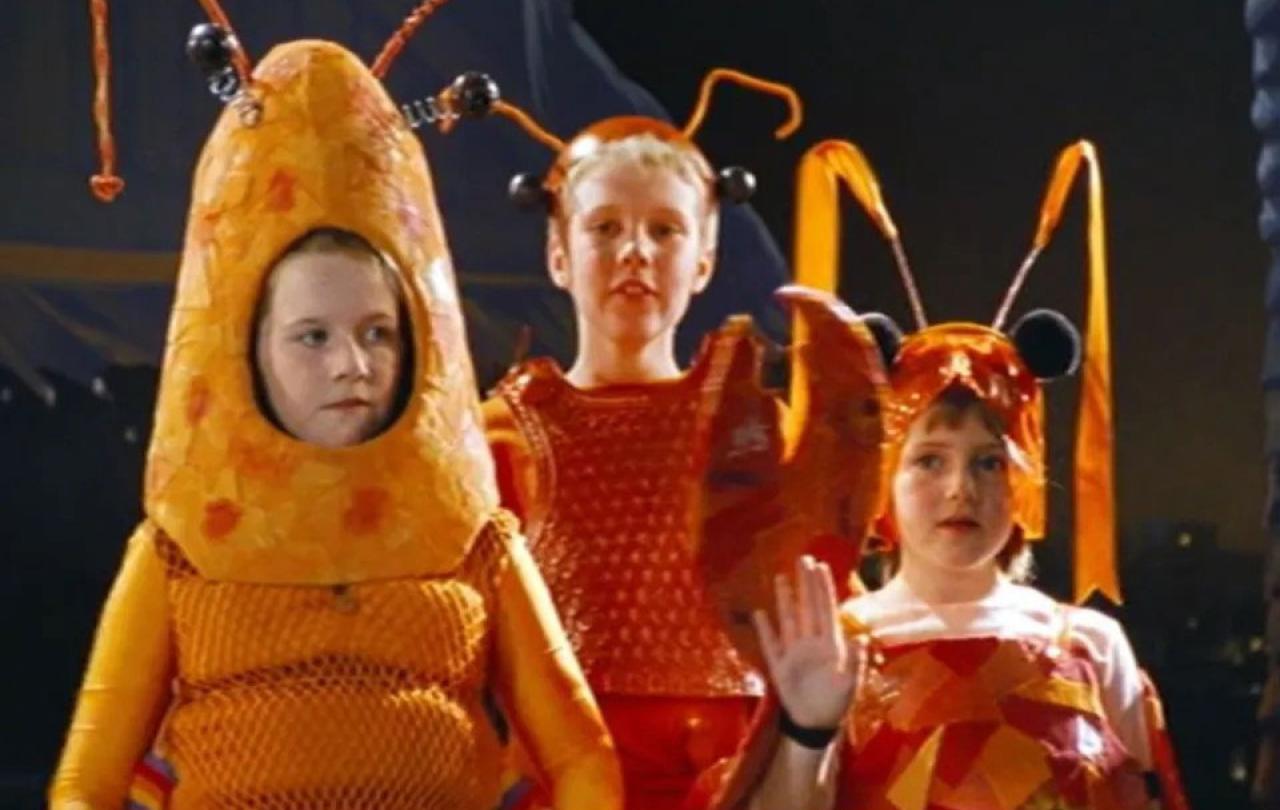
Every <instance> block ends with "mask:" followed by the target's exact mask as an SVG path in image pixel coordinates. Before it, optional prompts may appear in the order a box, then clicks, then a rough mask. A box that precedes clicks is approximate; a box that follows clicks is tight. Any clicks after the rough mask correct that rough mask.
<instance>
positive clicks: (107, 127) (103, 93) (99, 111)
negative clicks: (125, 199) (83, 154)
mask: <svg viewBox="0 0 1280 810" xmlns="http://www.w3.org/2000/svg"><path fill="white" fill-rule="evenodd" d="M89 11H90V13H91V14H92V15H93V71H94V74H95V79H96V81H95V86H94V91H93V120H94V123H95V124H96V125H97V128H98V156H99V158H100V160H101V164H102V171H101V172H99V173H98V174H95V175H94V176H93V177H91V178H90V179H89V187H90V188H91V189H93V196H95V197H97V198H98V199H99V200H101V201H102V202H111V201H112V200H114V199H115V198H116V195H118V194H119V193H120V192H121V191H123V190H124V180H122V179H121V178H120V177H119V176H117V175H116V139H115V136H114V135H112V134H111V50H110V43H109V41H108V39H107V0H89Z"/></svg>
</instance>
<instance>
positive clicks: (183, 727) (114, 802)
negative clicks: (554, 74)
mask: <svg viewBox="0 0 1280 810" xmlns="http://www.w3.org/2000/svg"><path fill="white" fill-rule="evenodd" d="M205 5H206V8H208V9H209V10H210V13H211V16H213V17H214V19H215V20H216V21H218V22H219V23H221V25H222V26H223V29H222V30H220V31H219V30H214V29H211V28H209V27H202V30H200V31H199V32H193V35H194V40H193V43H192V44H193V45H194V46H195V48H196V50H197V52H198V53H200V54H202V55H203V57H204V58H206V59H207V60H212V61H218V59H219V58H220V59H221V60H222V61H225V62H228V63H229V64H228V65H226V66H225V72H224V73H222V74H220V75H222V76H223V77H224V79H226V80H228V81H229V82H230V86H228V85H226V84H224V85H223V89H224V90H226V95H227V96H228V98H231V99H232V102H231V104H230V105H229V106H228V108H227V109H226V110H225V111H224V113H223V115H222V116H221V118H220V119H219V121H218V124H217V126H216V128H215V130H214V132H213V134H212V135H211V136H210V138H209V140H208V142H207V144H206V146H205V148H204V151H203V153H202V155H201V157H200V161H199V163H198V166H197V170H196V176H195V180H194V184H193V194H192V206H191V212H190V215H189V219H188V229H187V235H186V245H185V250H184V253H183V260H182V266H181V269H180V270H179V275H178V283H177V292H176V299H175V303H174V309H173V315H172V320H171V324H170V330H169V341H168V346H167V351H166V355H165V361H164V367H163V372H162V377H161V385H160V391H159V395H158V402H157V408H156V422H155V432H154V437H153V440H152V443H151V447H150V451H149V455H148V461H147V480H146V500H145V508H146V518H145V520H144V522H143V524H142V525H141V526H140V527H139V529H138V531H137V532H136V534H135V535H134V537H133V538H132V539H131V541H130V542H129V545H128V548H127V551H126V555H125V560H124V563H123V565H122V569H121V572H120V574H119V575H118V577H117V579H116V583H115V585H114V587H113V589H112V592H111V595H110V597H109V599H108V602H107V605H106V607H105V609H104V612H103V616H102V620H101V623H100V625H99V629H98V634H97V639H96V641H95V644H94V649H93V652H92V655H91V658H90V662H89V665H88V671H87V673H86V676H85V681H84V687H83V689H82V691H81V694H80V699H79V703H78V705H77V707H76V711H75V717H74V719H73V722H72V725H71V730H70V732H69V734H68V738H67V743H66V747H65V749H64V751H63V755H62V760H61V762H60V764H59V767H58V770H57V773H56V775H55V777H54V781H53V784H52V787H51V789H50V802H51V806H53V807H57V808H104V809H105V808H119V807H120V806H121V805H122V804H123V802H124V800H125V795H126V792H127V791H128V788H129V780H130V776H131V773H132V771H133V768H134V763H135V762H137V761H138V759H139V758H140V757H141V755H142V754H143V752H144V751H146V749H147V747H148V745H150V744H151V742H152V740H153V738H154V737H155V735H156V734H157V730H158V727H159V723H160V718H161V715H163V714H165V712H166V711H167V718H166V719H165V722H164V726H163V729H162V730H160V731H159V734H160V742H161V743H162V745H163V749H164V752H165V756H166V757H167V758H168V759H169V760H170V761H171V762H172V764H173V766H174V768H175V770H176V771H177V786H176V788H175V789H174V792H173V794H172V795H171V796H170V797H169V806H170V807H172V808H175V810H180V809H181V808H185V807H205V806H218V807H228V808H230V807H274V808H315V807H370V808H373V807H378V808H424V807H439V808H474V809H475V810H489V808H492V807H493V806H495V805H496V803H497V801H498V797H499V793H500V788H501V785H500V778H501V769H502V753H501V752H502V747H501V743H500V740H499V735H498V733H497V731H496V730H495V728H494V726H493V724H492V723H491V721H490V718H489V716H488V713H487V711H486V705H487V704H488V702H489V698H490V696H491V695H494V696H496V697H497V698H498V699H499V700H500V701H501V703H502V705H503V706H504V708H505V709H506V711H507V714H508V718H509V720H510V722H511V724H512V725H513V726H514V727H515V728H516V729H518V730H519V732H520V734H521V737H522V739H524V740H525V741H526V743H527V745H528V748H529V750H530V752H531V758H532V760H533V762H534V764H535V766H536V767H537V768H538V771H539V773H540V774H541V775H542V776H543V778H544V779H545V780H546V782H547V784H548V785H549V786H550V793H551V795H552V797H553V801H554V806H556V807H563V808H584V810H585V808H593V809H594V808H599V807H605V808H616V807H620V806H621V805H620V779H619V775H618V770H617V762H616V759H615V758H614V755H613V752H612V749H611V746H610V743H609V741H608V736H607V733H606V731H605V729H604V726H603V724H602V722H601V720H600V716H599V712H598V710H597V709H596V707H595V705H594V702H593V701H592V699H591V696H590V694H589V692H588V690H587V686H586V682H585V680H584V678H583V677H582V674H581V671H580V670H579V668H578V666H577V664H576V662H575V661H574V659H573V656H572V651H571V649H570V648H569V645H568V642H567V640H566V639H565V637H564V633H563V630H562V628H561V626H560V624H559V622H558V620H557V619H556V616H555V613H554V610H553V608H552V606H551V603H550V600H549V598H548V596H547V594H546V590H545V586H544V585H543V583H542V581H541V578H540V577H539V575H538V573H537V570H536V568H535V566H534V564H533V562H532V560H531V559H530V558H529V555H528V552H527V551H526V550H525V548H524V545H523V541H522V539H521V537H520V536H519V534H518V532H517V530H516V528H515V522H514V520H513V519H512V518H511V517H510V516H509V515H507V514H506V513H504V512H503V511H502V510H501V509H500V508H499V507H498V499H497V491H496V487H495V485H494V479H493V469H492V461H491V458H490V456H489V453H488V448H487V446H486V444H485V442H484V434H483V428H482V424H481V420H480V411H479V407H478V406H479V403H478V401H477V397H476V392H475V387H474V381H473V377H472V370H471V364H470V360H469V357H468V353H467V348H466V342H465V336H464V331H463V323H462V317H461V311H460V307H459V305H458V298H457V289H456V285H455V281H454V275H453V269H452V266H451V262H450V258H449V253H448V248H447V246H446V243H445V241H444V234H443V230H442V227H441V222H440V217H439V214H438V212H437V209H436V203H435V197H434V193H433V190H432V183H431V177H430V173H429V170H428V167H427V163H426V160H425V156H424V154H423V151H422V147H421V145H420V144H419V142H418V140H417V139H416V138H415V136H414V135H413V133H412V132H411V130H410V128H409V126H408V124H407V123H406V122H405V120H404V119H403V118H402V117H401V115H400V113H399V112H398V111H397V109H396V107H395V106H394V105H393V104H392V102H391V100H390V99H389V98H388V97H387V94H386V92H385V90H384V89H383V87H382V85H381V83H380V82H379V80H378V78H377V76H380V75H381V73H382V72H383V71H384V70H385V69H386V67H387V65H388V64H389V62H390V56H394V52H395V51H396V50H398V49H399V47H400V46H402V45H403V43H404V38H405V35H406V34H407V30H405V31H401V32H400V33H398V34H397V36H396V37H395V38H393V40H392V43H391V45H390V46H389V47H388V50H387V51H386V52H384V58H380V59H379V60H378V62H377V63H376V64H375V69H374V71H373V72H371V71H370V69H369V68H367V67H366V66H365V65H364V64H363V63H362V62H361V61H360V60H359V59H358V58H356V57H355V56H354V55H353V54H351V53H350V52H348V51H346V50H345V49H343V48H342V47H340V46H338V45H335V44H332V43H327V42H319V41H302V42H292V43H288V44H285V45H281V46H279V47H277V48H275V49H274V50H272V51H271V53H269V54H268V55H267V56H266V57H265V58H264V59H263V60H262V61H261V63H260V64H258V65H257V67H256V69H255V70H253V71H252V72H250V70H249V64H248V59H247V57H246V55H245V54H244V52H243V50H242V49H240V47H239V46H238V45H237V44H236V42H235V40H234V37H232V36H229V25H228V24H227V21H226V19H225V16H223V15H222V14H221V11H220V9H218V8H217V7H216V3H214V2H213V0H206V2H205ZM98 9H99V13H100V14H101V13H103V9H104V7H103V6H102V5H101V4H99V6H98ZM415 18H416V19H415ZM415 18H411V20H410V25H408V26H407V28H410V27H412V24H413V23H414V22H416V21H420V18H421V15H420V14H419V15H415ZM231 71H234V75H233V74H232V73H231ZM375 74H376V75H375ZM236 87H238V90H236ZM104 132H105V130H104ZM103 143H104V144H107V145H109V137H106V136H104V138H103ZM109 152H110V150H109V149H104V153H105V154H107V155H108V157H109ZM109 162H110V161H108V163H109ZM110 176H111V173H110V171H109V167H108V170H107V171H105V172H104V174H103V177H104V178H109V177H110ZM106 185H107V183H104V182H96V183H95V190H99V187H102V190H109V189H107V188H106ZM110 185H112V186H114V187H116V190H118V185H119V184H118V183H112V184H110Z"/></svg>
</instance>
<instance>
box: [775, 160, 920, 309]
mask: <svg viewBox="0 0 1280 810" xmlns="http://www.w3.org/2000/svg"><path fill="white" fill-rule="evenodd" d="M842 180H843V181H844V184H845V185H846V186H847V187H848V188H849V191H850V192H852V194H853V197H854V199H856V200H857V201H858V202H859V204H861V205H862V208H863V210H864V211H866V213H867V216H869V217H870V218H871V221H872V222H873V223H874V224H875V226H876V228H877V229H879V231H880V233H882V234H883V235H884V238H885V240H886V241H888V242H889V246H890V247H891V248H892V250H893V259H894V263H895V264H897V266H898V275H899V276H901V278H902V284H903V286H904V287H905V288H906V291H907V299H908V301H909V302H910V304H911V314H912V315H913V316H914V317H915V321H916V328H917V329H923V328H925V327H926V326H928V325H929V321H928V319H927V318H926V317H925V314H924V304H922V303H921V301H920V291H919V289H918V288H917V287H916V280H915V276H914V275H913V274H912V272H911V265H910V264H909V263H908V262H907V254H906V251H904V250H903V248H902V240H901V238H900V237H899V235H898V226H897V225H895V224H894V222H893V218H892V217H891V216H889V209H888V208H887V207H886V206H885V204H884V197H883V196H882V195H881V194H880V181H879V180H877V179H876V175H875V172H874V171H873V170H872V169H871V164H869V163H868V162H867V159H866V157H865V156H864V155H863V154H862V150H860V149H859V148H858V147H857V146H855V145H854V144H852V143H849V142H848V141H834V140H833V141H823V142H822V143H819V144H817V145H816V146H813V147H811V148H810V149H809V151H808V152H806V153H805V155H804V157H803V158H801V160H800V168H799V170H798V171H797V179H796V209H795V211H796V227H795V234H796V238H795V274H796V283H797V284H803V285H805V286H808V287H815V288H817V289H819V290H825V291H826V292H830V293H835V292H836V286H837V280H838V275H839V258H838V257H839V251H840V204H839V181H842Z"/></svg>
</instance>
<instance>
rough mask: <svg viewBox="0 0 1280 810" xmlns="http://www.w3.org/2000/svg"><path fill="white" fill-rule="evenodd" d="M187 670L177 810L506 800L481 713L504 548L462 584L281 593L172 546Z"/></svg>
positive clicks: (172, 586)
mask: <svg viewBox="0 0 1280 810" xmlns="http://www.w3.org/2000/svg"><path fill="white" fill-rule="evenodd" d="M158 547H159V550H160V553H161V555H162V557H163V558H164V560H165V563H166V567H167V570H168V580H169V593H170V600H171V603H172V610H173V618H174V634H175V636H176V638H177V648H178V657H179V672H180V673H181V676H180V678H179V681H178V683H177V685H176V687H175V688H176V699H175V707H174V710H173V713H172V715H171V717H170V720H169V723H168V725H167V728H166V740H165V742H166V744H167V746H168V751H169V753H170V755H171V756H172V758H173V761H174V763H175V766H176V769H177V771H178V786H177V788H176V789H175V792H174V795H173V806H174V807H187V806H217V807H219V808H254V810H291V809H292V808H307V809H308V810H313V809H314V808H329V807H332V808H355V807H379V808H400V807H403V808H410V807H412V808H415V810H416V809H417V808H454V807H482V806H486V805H487V804H492V803H494V802H495V801H496V797H497V793H498V784H499V778H500V774H499V768H500V767H501V753H500V750H499V742H498V739H497V736H496V732H494V730H493V729H492V727H491V725H490V723H489V720H488V718H487V716H486V714H485V711H484V706H483V702H482V701H483V696H484V690H485V686H486V672H487V670H488V669H489V668H490V664H489V650H490V646H491V630H490V628H491V617H492V610H493V598H494V589H495V583H496V580H497V575H498V573H499V572H500V571H501V569H502V565H503V562H504V560H505V555H504V553H503V548H502V545H501V543H500V542H499V540H498V537H497V534H496V530H495V529H492V528H490V529H488V530H486V531H485V533H484V534H483V535H482V536H481V538H480V539H479V540H478V541H477V545H476V547H475V550H474V552H473V553H472V554H471V555H470V556H469V557H468V559H467V562H466V563H465V564H464V567H463V569H462V570H461V571H460V572H459V573H458V575H457V576H455V577H446V578H430V579H398V580H387V581H382V582H369V583H359V584H355V585H350V586H338V587H319V586H317V587H309V588H308V587H297V586H293V587H279V586H272V585H257V584H241V583H227V582H213V581H211V580H207V579H204V578H202V577H200V576H199V575H198V574H197V573H196V572H195V569H194V568H192V567H191V565H190V564H189V563H188V562H187V561H186V560H185V559H184V558H183V557H182V556H181V552H180V551H179V550H178V548H177V546H176V545H175V544H174V543H173V542H172V541H170V540H168V539H167V538H164V537H161V538H159V540H158Z"/></svg>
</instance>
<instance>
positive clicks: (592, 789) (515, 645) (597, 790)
mask: <svg viewBox="0 0 1280 810" xmlns="http://www.w3.org/2000/svg"><path fill="white" fill-rule="evenodd" d="M508 553H509V557H510V564H509V566H508V568H507V569H506V571H504V573H503V579H502V582H501V583H500V585H499V590H498V602H499V609H498V615H497V632H496V652H497V656H496V657H497V663H496V673H495V678H496V683H495V686H496V688H497V691H498V694H499V696H500V697H501V699H502V705H503V707H504V708H505V710H506V714H507V717H508V719H509V720H510V722H511V726H512V730H513V731H514V732H515V734H516V736H517V738H518V739H519V740H520V742H521V744H522V745H523V747H524V748H525V750H526V752H527V754H528V756H529V758H530V759H531V760H532V762H533V765H534V767H535V768H536V770H537V771H538V775H539V776H540V777H541V779H542V781H543V783H544V784H545V786H546V788H547V792H548V793H549V794H550V796H551V797H552V806H553V807H555V808H556V810H577V808H582V810H615V809H620V808H621V807H622V772H621V770H620V768H619V765H618V760H617V756H616V754H615V753H614V749H613V743H612V741H611V740H610V737H609V732H608V731H607V730H606V729H605V725H604V720H603V719H602V718H601V716H600V709H599V708H598V707H597V706H596V702H595V699H594V698H593V697H592V696H591V692H590V690H589V689H588V687H587V681H586V677H585V676H584V675H583V674H582V669H581V668H580V667H579V666H578V661H577V659H576V658H574V655H573V648H572V647H571V646H570V644H569V639H568V638H567V637H566V636H565V633H564V629H563V628H562V627H561V626H560V619H559V617H557V615H556V612H555V608H554V607H553V606H552V603H551V596H550V594H549V593H548V592H547V588H546V585H545V584H543V581H542V577H541V575H540V574H539V573H538V570H537V568H536V567H535V565H534V562H533V558H532V557H530V556H529V552H528V551H527V550H526V549H525V547H524V543H523V541H522V540H521V539H520V538H519V536H518V535H513V536H512V537H511V538H510V539H509V540H508Z"/></svg>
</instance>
